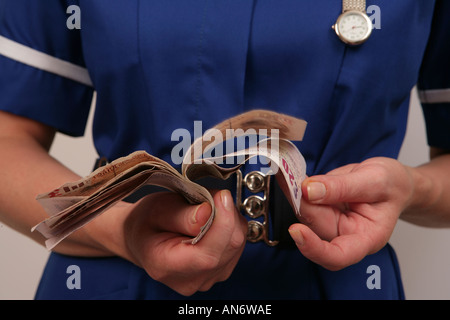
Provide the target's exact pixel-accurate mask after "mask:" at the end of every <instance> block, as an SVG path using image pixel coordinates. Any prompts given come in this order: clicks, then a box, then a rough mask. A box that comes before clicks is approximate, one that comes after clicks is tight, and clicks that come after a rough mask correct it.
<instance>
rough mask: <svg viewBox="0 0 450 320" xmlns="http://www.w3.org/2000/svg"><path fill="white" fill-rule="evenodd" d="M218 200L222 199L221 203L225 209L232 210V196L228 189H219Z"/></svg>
mask: <svg viewBox="0 0 450 320" xmlns="http://www.w3.org/2000/svg"><path fill="white" fill-rule="evenodd" d="M220 200H221V201H222V204H223V206H224V208H225V209H226V210H227V211H233V210H234V204H233V198H232V197H231V194H230V191H228V190H222V191H220Z"/></svg>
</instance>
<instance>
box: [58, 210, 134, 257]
mask: <svg viewBox="0 0 450 320" xmlns="http://www.w3.org/2000/svg"><path fill="white" fill-rule="evenodd" d="M131 206H132V204H129V203H126V202H119V203H117V204H116V205H114V206H112V207H111V208H109V209H108V210H106V211H105V212H104V213H102V214H101V215H99V216H98V217H96V218H94V219H93V220H92V221H90V222H89V223H87V224H86V225H84V226H83V227H82V228H80V229H79V230H77V231H75V232H74V233H73V234H71V235H70V236H69V237H68V238H67V239H65V240H64V241H62V242H61V244H60V245H58V246H57V247H56V248H55V249H56V250H55V251H57V252H60V253H63V254H69V255H77V256H91V257H94V256H95V257H102V256H103V257H107V256H120V257H122V258H124V259H128V260H130V255H129V254H128V253H127V250H126V246H125V234H124V227H123V226H124V222H125V220H126V218H127V216H128V214H129V212H130V209H131Z"/></svg>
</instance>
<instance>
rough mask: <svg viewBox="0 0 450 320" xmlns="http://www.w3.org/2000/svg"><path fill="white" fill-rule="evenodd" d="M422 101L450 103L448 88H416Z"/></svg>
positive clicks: (449, 90)
mask: <svg viewBox="0 0 450 320" xmlns="http://www.w3.org/2000/svg"><path fill="white" fill-rule="evenodd" d="M418 94H419V99H420V102H422V103H450V88H449V89H433V90H418Z"/></svg>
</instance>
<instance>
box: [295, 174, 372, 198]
mask: <svg viewBox="0 0 450 320" xmlns="http://www.w3.org/2000/svg"><path fill="white" fill-rule="evenodd" d="M375 180H376V179H371V177H370V176H368V175H367V173H366V172H364V171H354V172H350V173H345V174H340V175H318V176H312V177H309V178H307V179H305V180H304V181H303V183H302V193H303V195H304V198H305V199H306V200H308V201H309V202H311V203H314V204H336V203H340V202H366V203H367V202H374V201H377V199H379V198H378V195H379V191H380V190H379V185H378V186H376V182H375Z"/></svg>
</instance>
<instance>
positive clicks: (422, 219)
mask: <svg viewBox="0 0 450 320" xmlns="http://www.w3.org/2000/svg"><path fill="white" fill-rule="evenodd" d="M406 169H407V170H408V172H409V174H410V177H411V182H412V193H411V197H410V201H409V202H408V204H407V207H406V208H405V210H404V211H403V213H402V215H401V218H402V219H403V220H406V221H409V222H412V223H416V224H419V225H427V226H432V225H430V223H432V221H433V220H430V219H428V217H427V213H428V212H430V211H432V210H433V207H434V206H435V204H436V203H437V202H438V199H439V195H440V194H441V191H440V190H439V189H440V188H439V185H438V184H437V183H436V181H434V180H433V178H432V177H431V176H430V173H429V172H428V168H427V167H426V166H420V167H417V168H412V167H406Z"/></svg>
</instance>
